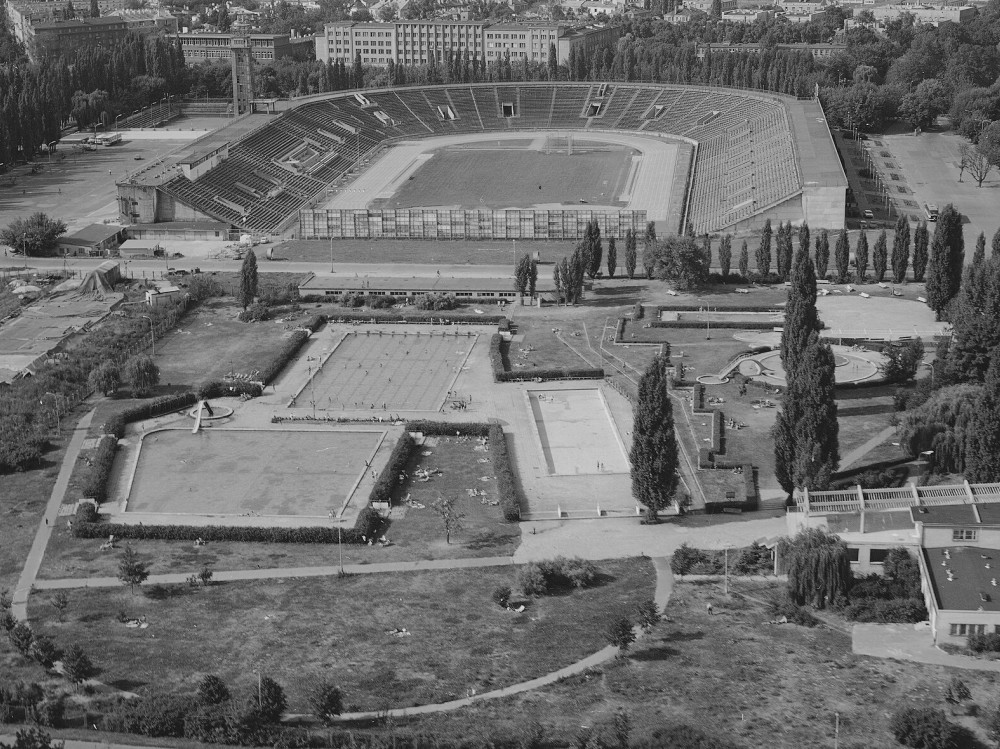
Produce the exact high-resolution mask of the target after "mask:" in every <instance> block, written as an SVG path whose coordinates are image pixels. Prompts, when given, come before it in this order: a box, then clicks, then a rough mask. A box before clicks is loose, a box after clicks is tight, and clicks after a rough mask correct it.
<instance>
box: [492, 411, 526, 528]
mask: <svg viewBox="0 0 1000 749" xmlns="http://www.w3.org/2000/svg"><path fill="white" fill-rule="evenodd" d="M489 445H490V454H491V455H492V456H493V470H494V471H495V472H496V476H497V495H498V499H499V500H500V509H501V510H503V517H504V520H506V521H507V522H509V523H516V522H517V521H519V520H520V519H521V502H520V497H519V495H518V490H517V479H516V478H515V476H514V464H513V462H512V461H511V459H510V451H509V449H508V447H507V436H506V435H505V434H504V432H503V427H501V426H500V425H499V424H492V425H490V429H489Z"/></svg>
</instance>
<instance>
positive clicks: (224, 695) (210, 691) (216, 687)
mask: <svg viewBox="0 0 1000 749" xmlns="http://www.w3.org/2000/svg"><path fill="white" fill-rule="evenodd" d="M230 696H231V695H230V693H229V687H227V686H226V683H225V682H224V681H222V679H220V678H219V677H218V676H216V675H215V674H208V675H207V676H205V677H204V678H203V679H202V680H201V681H200V682H199V683H198V702H200V703H201V704H202V705H221V704H222V703H223V702H228V701H229V698H230Z"/></svg>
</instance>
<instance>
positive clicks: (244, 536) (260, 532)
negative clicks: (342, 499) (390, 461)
mask: <svg viewBox="0 0 1000 749" xmlns="http://www.w3.org/2000/svg"><path fill="white" fill-rule="evenodd" d="M88 507H89V505H81V506H80V507H79V508H78V509H77V515H76V519H75V520H74V521H73V535H74V536H76V537H77V538H106V537H107V536H108V535H110V534H113V535H114V536H115V537H116V538H119V539H122V540H150V539H160V540H166V541H194V540H195V539H198V538H201V539H204V540H205V541H240V542H256V543H298V544H335V543H337V542H338V538H339V537H342V538H343V542H344V543H345V544H360V543H367V541H368V539H370V538H372V537H373V536H376V535H377V534H378V530H379V528H380V527H381V525H382V518H381V517H379V514H378V513H377V512H375V510H373V509H372V508H371V507H365V508H364V509H363V510H361V512H360V513H358V519H357V521H356V522H355V524H354V527H353V528H349V529H345V530H343V531H342V532H338V530H337V529H336V528H327V527H322V526H315V527H306V528H240V527H233V526H224V525H205V526H187V525H146V524H143V525H125V524H123V523H105V522H98V521H97V515H96V512H94V510H93V508H92V507H89V509H87V508H88ZM91 515H92V516H93V517H94V520H84V519H82V518H85V517H90V516H91Z"/></svg>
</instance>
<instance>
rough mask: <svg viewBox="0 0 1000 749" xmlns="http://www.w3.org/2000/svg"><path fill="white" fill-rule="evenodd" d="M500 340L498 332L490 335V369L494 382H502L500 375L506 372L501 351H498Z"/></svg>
mask: <svg viewBox="0 0 1000 749" xmlns="http://www.w3.org/2000/svg"><path fill="white" fill-rule="evenodd" d="M502 340H503V338H501V336H500V334H499V333H494V334H493V335H491V336H490V369H492V370H493V381H494V382H503V379H502V377H503V376H504V375H505V374H507V370H505V369H504V366H503V353H502V352H501V351H500V342H501V341H502Z"/></svg>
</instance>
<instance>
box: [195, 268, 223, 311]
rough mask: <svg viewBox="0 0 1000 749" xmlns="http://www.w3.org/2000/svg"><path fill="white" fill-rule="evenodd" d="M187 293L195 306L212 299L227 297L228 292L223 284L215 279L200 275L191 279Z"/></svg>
mask: <svg viewBox="0 0 1000 749" xmlns="http://www.w3.org/2000/svg"><path fill="white" fill-rule="evenodd" d="M187 292H188V298H189V299H190V300H191V302H192V303H194V304H198V303H199V302H203V301H205V300H206V299H209V298H211V297H215V296H225V295H226V290H225V289H224V288H222V284H221V283H219V282H218V281H216V280H215V279H214V278H210V277H208V276H203V275H200V274H198V275H193V276H191V277H190V279H189V280H188V288H187Z"/></svg>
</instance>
